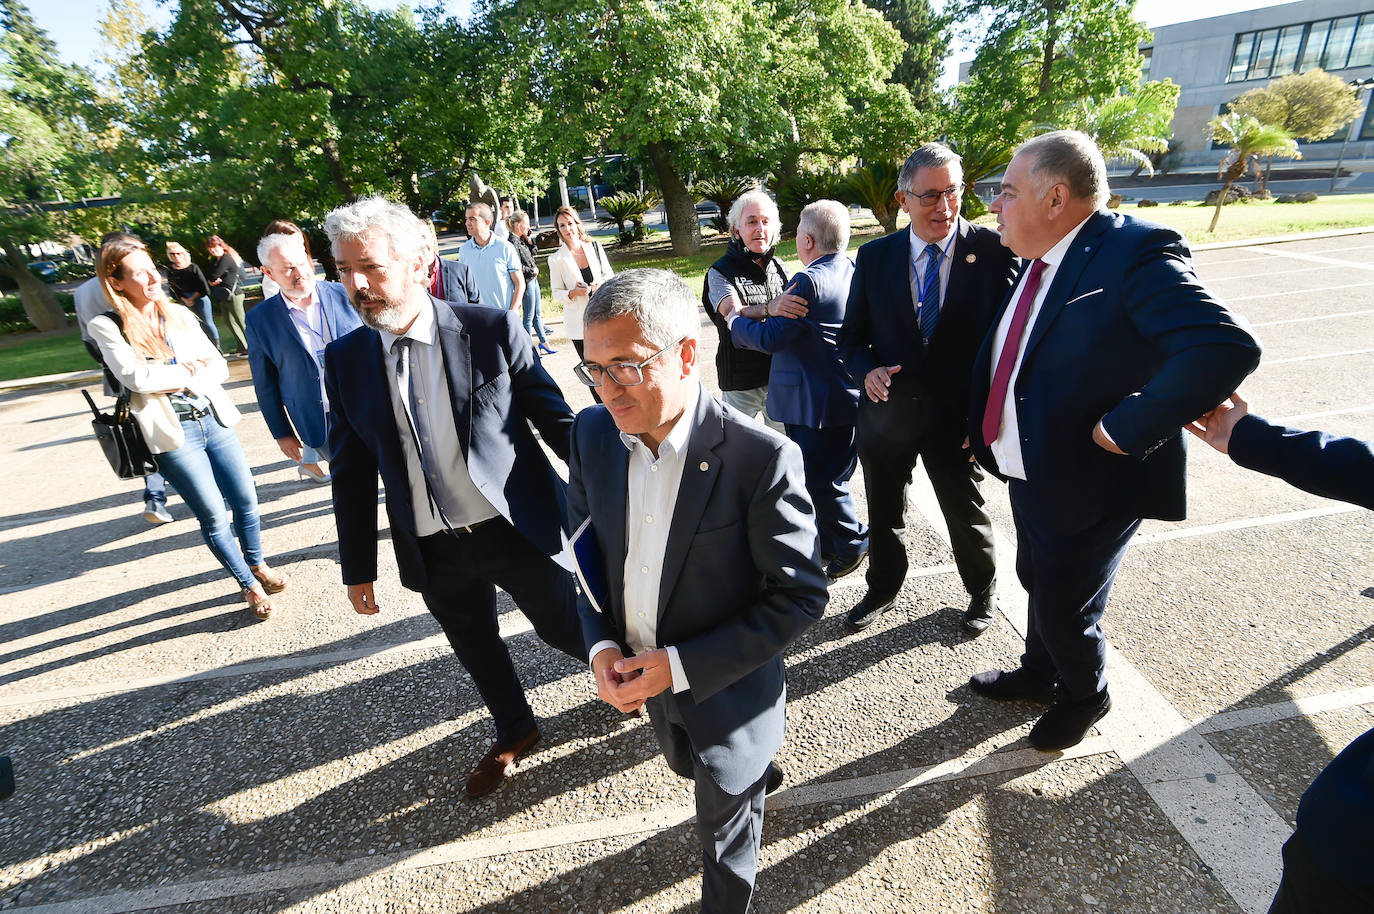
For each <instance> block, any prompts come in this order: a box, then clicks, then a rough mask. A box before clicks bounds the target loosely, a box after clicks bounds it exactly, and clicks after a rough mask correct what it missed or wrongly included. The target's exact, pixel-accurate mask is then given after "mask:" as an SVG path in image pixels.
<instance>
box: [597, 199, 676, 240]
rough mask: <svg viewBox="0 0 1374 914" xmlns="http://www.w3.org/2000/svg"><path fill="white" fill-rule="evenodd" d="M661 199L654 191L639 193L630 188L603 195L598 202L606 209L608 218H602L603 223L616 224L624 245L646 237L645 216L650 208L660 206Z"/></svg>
mask: <svg viewBox="0 0 1374 914" xmlns="http://www.w3.org/2000/svg"><path fill="white" fill-rule="evenodd" d="M660 199H661V198H660V197H659V195H658V194H657V193H655V192H653V191H646V192H645V193H642V194H638V193H634V192H632V191H628V190H622V191H619V192H618V193H614V194H611V195H610V196H608V197H602V198H601V199H600V200H599V201H598V202H599V203H600V204H601V208H602V209H604V210H605V211H606V218H604V219H602V220H601V224H602V225H614V226H615V227H616V231H617V232H618V233H619V235H620V243H621V244H622V245H628V244H632V243H634V242H636V241H639V240H641V239H643V238H644V237H645V234H646V233H645V231H644V217H645V215H647V214H648V212H649V210H651V209H653V208H654V207H655V206H658V204H659V201H660ZM627 222H628V223H629V224H630V227H629V228H628V229H627V228H626V227H625V224H626V223H627Z"/></svg>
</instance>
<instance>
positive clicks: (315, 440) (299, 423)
mask: <svg viewBox="0 0 1374 914" xmlns="http://www.w3.org/2000/svg"><path fill="white" fill-rule="evenodd" d="M315 294H316V296H318V297H319V300H320V308H321V310H322V311H323V313H324V319H325V323H327V324H328V325H329V338H330V339H331V340H337V339H338V338H339V337H341V336H344V335H346V334H348V333H350V332H351V331H353V330H355V329H357V328H358V327H361V326H362V325H363V322H362V319H361V318H359V317H358V312H357V311H356V310H354V308H353V305H352V304H351V303H350V302H349V300H348V293H347V292H346V291H345V290H344V287H343V286H341V285H339V284H338V283H336V282H317V283H315ZM245 329H246V333H247V337H248V365H249V367H250V368H251V369H252V372H253V390H254V391H256V392H257V396H258V409H260V410H262V418H263V421H265V422H266V423H267V429H268V431H270V432H271V433H272V437H273V438H288V437H290V436H291V435H292V434H294V435H295V436H296V437H297V438H299V439H300V440H301V441H302V442H303V443H304V444H306V445H307V446H309V447H313V448H316V449H319V448H323V447H324V446H325V442H326V441H327V440H328V437H329V435H328V430H327V429H326V428H325V415H324V402H323V401H322V400H321V399H320V366H319V364H318V363H317V362H316V361H315V354H314V353H313V352H311V351H309V350H308V349H306V348H305V345H304V344H303V343H302V342H301V336H300V333H299V332H298V331H297V330H296V323H295V321H293V320H291V315H290V314H289V313H287V306H286V300H285V299H284V298H283V297H282V294H281V293H280V292H278V293H277V294H276V295H273V296H272V297H271V298H269V299H267V301H265V302H263V303H262V304H260V305H258V306H256V307H255V308H253V309H252V310H251V311H249V312H248V317H247V320H246V328H245ZM288 417H290V421H289V422H288V421H287V418H288ZM292 426H294V427H295V431H294V433H293V432H292Z"/></svg>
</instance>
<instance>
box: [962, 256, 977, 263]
mask: <svg viewBox="0 0 1374 914" xmlns="http://www.w3.org/2000/svg"><path fill="white" fill-rule="evenodd" d="M977 259H978V255H977V254H970V255H968V256H967V257H965V258H964V260H965V261H967V262H968V263H973V262H974V261H976V260H977Z"/></svg>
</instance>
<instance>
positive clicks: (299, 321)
mask: <svg viewBox="0 0 1374 914" xmlns="http://www.w3.org/2000/svg"><path fill="white" fill-rule="evenodd" d="M287 310H288V311H290V312H291V320H292V322H293V323H295V324H296V325H297V326H299V327H304V328H305V329H306V330H309V331H310V334H311V336H313V337H315V338H316V339H318V340H319V341H320V348H321V349H323V348H324V347H325V346H326V345H328V344H329V340H327V339H325V338H324V331H325V328H326V327H327V326H328V325H327V324H326V323H325V319H324V305H323V304H321V305H320V329H319V330H316V329H315V328H314V327H312V326H310V318H308V317H306V313H305V309H304V308H292V307H289V306H288V307H287Z"/></svg>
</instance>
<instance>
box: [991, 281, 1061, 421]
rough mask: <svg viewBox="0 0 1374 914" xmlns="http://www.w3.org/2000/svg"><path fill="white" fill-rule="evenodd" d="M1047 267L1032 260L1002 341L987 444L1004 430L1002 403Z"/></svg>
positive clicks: (992, 393)
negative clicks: (1042, 275)
mask: <svg viewBox="0 0 1374 914" xmlns="http://www.w3.org/2000/svg"><path fill="white" fill-rule="evenodd" d="M1045 266H1046V264H1045V261H1043V260H1032V261H1031V265H1030V275H1029V276H1027V277H1026V284H1025V286H1024V287H1023V288H1022V289H1021V297H1020V298H1018V299H1017V300H1016V310H1015V311H1013V312H1012V315H1011V326H1009V327H1008V328H1007V339H1006V342H1004V343H1003V344H1002V354H1001V355H1000V356H998V358H997V370H996V371H995V372H993V374H992V389H991V390H989V391H988V406H987V409H986V410H985V411H984V412H983V443H984V444H986V445H989V446H991V445H992V443H993V442H994V441H996V440H997V433H998V432H999V431H1001V429H1002V404H1004V403H1005V402H1006V401H1007V387H1008V386H1009V385H1010V384H1011V370H1012V368H1013V367H1015V365H1016V350H1018V349H1020V348H1021V337H1022V336H1024V335H1025V333H1026V319H1027V318H1028V317H1030V312H1031V305H1032V304H1034V303H1035V293H1036V292H1038V291H1039V290H1040V276H1041V274H1042V273H1044V272H1045Z"/></svg>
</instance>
